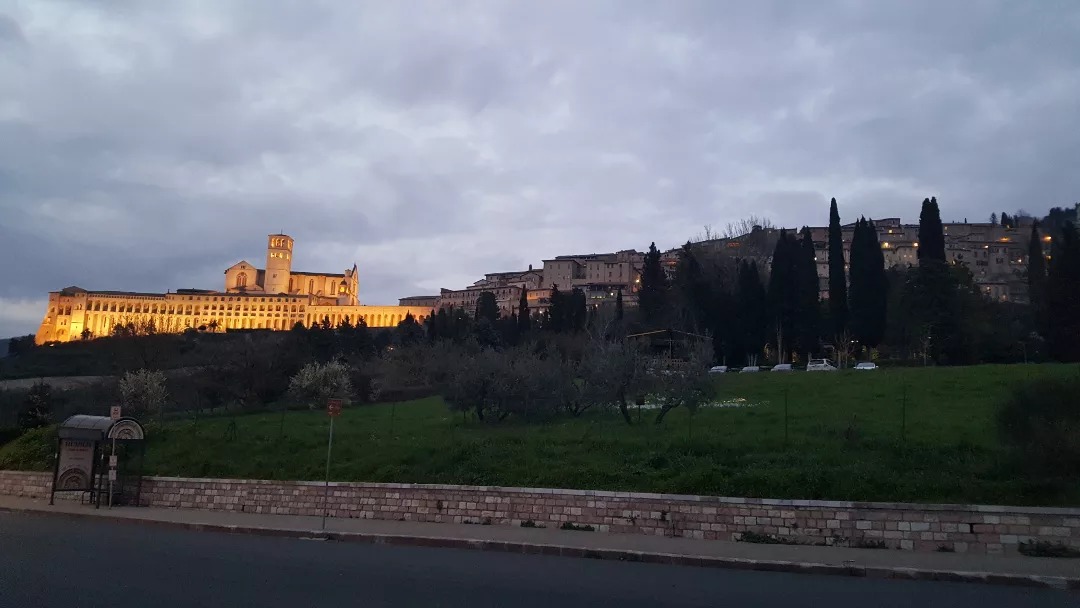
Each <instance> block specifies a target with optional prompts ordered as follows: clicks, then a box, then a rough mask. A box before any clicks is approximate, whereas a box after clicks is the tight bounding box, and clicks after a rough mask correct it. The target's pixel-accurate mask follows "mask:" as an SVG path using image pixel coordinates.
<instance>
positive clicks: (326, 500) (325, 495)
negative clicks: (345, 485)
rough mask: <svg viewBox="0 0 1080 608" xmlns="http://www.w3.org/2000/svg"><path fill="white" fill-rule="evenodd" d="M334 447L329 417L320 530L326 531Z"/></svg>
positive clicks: (332, 429) (332, 430) (331, 418)
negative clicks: (331, 452) (331, 458)
mask: <svg viewBox="0 0 1080 608" xmlns="http://www.w3.org/2000/svg"><path fill="white" fill-rule="evenodd" d="M333 447H334V417H333V416H331V417H330V438H329V439H327V441H326V485H325V486H324V488H323V515H322V529H323V530H325V529H326V514H327V511H329V502H330V450H331V449H333Z"/></svg>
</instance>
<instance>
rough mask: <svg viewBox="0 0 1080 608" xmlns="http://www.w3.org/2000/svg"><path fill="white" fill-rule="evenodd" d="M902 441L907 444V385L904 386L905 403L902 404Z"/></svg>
mask: <svg viewBox="0 0 1080 608" xmlns="http://www.w3.org/2000/svg"><path fill="white" fill-rule="evenodd" d="M900 441H901V442H905V443H906V442H907V383H905V384H904V390H903V401H902V402H901V404H900Z"/></svg>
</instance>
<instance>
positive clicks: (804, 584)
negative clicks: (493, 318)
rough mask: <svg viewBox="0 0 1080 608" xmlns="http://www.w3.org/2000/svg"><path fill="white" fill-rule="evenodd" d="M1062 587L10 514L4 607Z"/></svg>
mask: <svg viewBox="0 0 1080 608" xmlns="http://www.w3.org/2000/svg"><path fill="white" fill-rule="evenodd" d="M1078 603H1080V596H1078V595H1076V594H1068V593H1066V592H1061V591H1051V590H1041V589H1022V588H1013V587H995V586H988V585H976V584H960V583H928V582H912V581H879V580H867V579H857V578H849V577H839V576H810V575H797V574H782V573H767V572H740V571H734V570H719V569H707V568H690V567H676V566H661V565H649V564H636V563H620V562H608V561H598V560H587V559H572V558H561V557H546V556H528V555H510V554H504V553H485V552H479V551H463V550H456V549H426V548H414V547H386V546H374V545H361V544H350V543H335V542H319V541H306V540H297V539H286V538H269V537H258V536H241V535H228V534H221V533H210V532H189V531H182V530H173V529H168V528H160V527H156V526H145V525H134V524H125V523H116V522H107V521H101V522H99V521H91V520H86V519H79V520H76V519H63V518H57V517H46V516H37V515H25V514H15V513H3V512H0V606H3V607H4V608H9V607H10V608H19V607H23V606H26V607H30V606H33V607H38V606H40V607H51V606H57V607H59V606H63V607H64V608H69V607H72V606H80V607H82V606H87V607H93V606H109V607H128V606H131V607H135V606H138V607H145V606H150V607H152V608H169V607H172V606H184V607H188V606H228V607H230V608H234V607H235V606H248V605H250V606H261V607H272V606H287V607H289V608H297V607H302V606H342V607H344V606H350V607H351V606H469V607H478V606H521V607H526V606H543V607H545V608H547V607H551V606H560V607H563V606H565V607H570V606H589V607H591V608H595V607H598V606H619V607H620V608H628V607H636V606H660V605H663V606H725V605H727V606H829V608H844V607H847V606H851V607H855V606H859V607H863V606H882V607H884V606H919V607H920V608H928V607H932V606H948V607H950V608H961V607H965V606H972V607H974V606H977V607H979V608H992V607H996V606H1039V607H1041V608H1054V607H1056V606H1076V605H1078Z"/></svg>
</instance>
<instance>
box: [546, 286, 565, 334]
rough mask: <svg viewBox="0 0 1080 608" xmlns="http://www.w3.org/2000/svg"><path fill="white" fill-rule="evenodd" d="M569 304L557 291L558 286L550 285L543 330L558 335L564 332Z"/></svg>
mask: <svg viewBox="0 0 1080 608" xmlns="http://www.w3.org/2000/svg"><path fill="white" fill-rule="evenodd" d="M568 308H569V302H567V301H566V296H565V295H564V294H563V293H562V292H561V291H559V286H558V285H555V284H552V285H551V301H550V302H549V303H548V310H547V319H546V320H545V321H544V329H545V330H547V331H552V332H555V333H559V332H562V331H566V329H567V327H568V325H569V323H568V321H567V320H568V317H569V316H570V313H569V310H568Z"/></svg>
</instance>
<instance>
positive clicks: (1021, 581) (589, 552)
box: [0, 507, 1080, 591]
mask: <svg viewBox="0 0 1080 608" xmlns="http://www.w3.org/2000/svg"><path fill="white" fill-rule="evenodd" d="M0 513H28V514H37V515H45V516H49V517H67V518H72V519H101V520H105V521H116V522H123V523H134V524H146V525H152V526H160V527H165V528H173V529H180V530H190V531H195V532H224V533H227V534H247V535H254V536H270V537H279V538H297V539H306V540H322V541H339V542H350V543H362V544H372V545H392V546H402V547H428V548H440V549H468V550H474V551H499V552H503V553H519V554H523V555H549V556H558V557H576V558H585V559H601V560H612V561H623V562H638V563H644V564H668V565H673V566H695V567H701V568H724V569H729V570H753V571H759V572H790V573H796V574H823V575H834V576H853V577H860V578H874V579H893V580H908V581H939V582H950V583H982V584H990V585H1009V586H1013V587H1037V588H1044V589H1059V590H1066V591H1080V578H1078V577H1064V576H1040V575H1034V574H1004V573H994V572H964V571H954V570H928V569H920V568H901V567H882V566H857V565H854V564H852V565H839V566H838V565H835V564H822V563H815V562H791V561H771V560H754V559H746V558H738V557H710V556H702V555H679V554H674V553H654V552H647V551H634V550H630V549H588V548H584V547H570V546H566V545H550V544H540V543H527V542H518V541H501V540H480V539H467V538H452V537H441V536H411V535H404V534H375V533H367V532H325V531H321V530H303V529H287V528H262V527H258V526H237V525H227V524H205V523H191V522H179V521H167V520H160V519H142V518H138V517H124V516H116V515H93V514H90V513H71V512H60V511H46V510H41V509H28V508H21V507H0Z"/></svg>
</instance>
